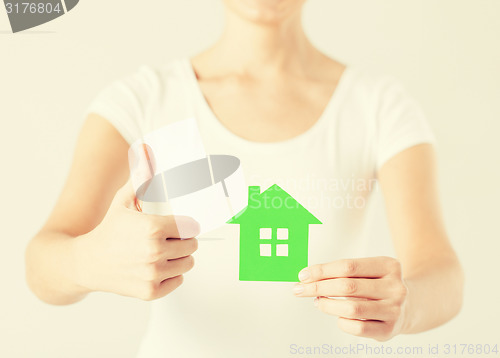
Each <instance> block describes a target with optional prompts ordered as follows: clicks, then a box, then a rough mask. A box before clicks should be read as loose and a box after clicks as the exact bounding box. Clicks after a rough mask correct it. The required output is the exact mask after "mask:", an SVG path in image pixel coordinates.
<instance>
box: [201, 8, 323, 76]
mask: <svg viewBox="0 0 500 358" xmlns="http://www.w3.org/2000/svg"><path fill="white" fill-rule="evenodd" d="M320 56H323V55H322V54H321V53H320V52H319V51H318V50H317V49H316V48H315V47H314V46H313V45H312V44H311V42H310V41H309V39H308V38H307V36H306V35H305V33H304V30H303V28H302V24H301V18H300V13H297V14H294V16H292V17H289V18H287V19H285V20H283V21H281V22H279V23H256V22H252V21H249V20H246V19H243V18H241V17H240V16H238V15H237V14H235V13H233V12H232V11H231V10H226V27H225V30H224V33H223V35H222V37H221V38H220V39H219V41H218V42H217V43H216V44H215V45H214V46H213V47H212V48H210V49H209V50H207V51H205V52H204V53H202V54H200V55H198V56H197V57H195V58H194V59H193V64H194V65H195V67H198V68H199V69H201V72H206V71H204V70H205V69H206V70H207V71H208V72H210V73H206V74H207V75H208V76H210V77H212V76H214V77H216V76H218V75H224V74H227V73H228V72H231V73H234V74H239V75H248V76H252V77H262V76H272V75H279V74H281V73H293V74H294V75H297V76H305V75H306V74H307V73H308V69H309V68H310V66H311V64H313V63H314V62H315V61H317V60H318V59H319V58H320ZM208 68H209V70H208Z"/></svg>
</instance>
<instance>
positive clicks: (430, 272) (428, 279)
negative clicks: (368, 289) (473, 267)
mask: <svg viewBox="0 0 500 358" xmlns="http://www.w3.org/2000/svg"><path fill="white" fill-rule="evenodd" d="M404 281H405V283H406V285H407V287H408V303H407V305H406V310H405V320H404V327H403V332H402V333H418V332H422V331H426V330H429V329H431V328H434V327H437V326H439V325H441V324H443V323H445V322H447V321H449V320H450V319H452V318H453V317H454V316H455V315H456V314H457V313H458V312H459V311H460V308H461V306H462V299H463V285H464V276H463V271H462V267H461V265H460V263H459V261H458V259H457V258H456V256H454V255H453V256H451V257H449V258H446V259H443V258H433V259H429V260H427V261H425V262H423V263H422V264H421V265H420V267H418V268H416V269H413V270H411V271H410V272H405V273H404Z"/></svg>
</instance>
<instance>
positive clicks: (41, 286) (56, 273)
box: [25, 232, 88, 305]
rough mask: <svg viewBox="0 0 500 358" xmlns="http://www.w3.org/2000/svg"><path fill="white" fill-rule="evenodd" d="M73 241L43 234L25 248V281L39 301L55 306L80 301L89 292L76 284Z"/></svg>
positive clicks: (57, 234)
mask: <svg viewBox="0 0 500 358" xmlns="http://www.w3.org/2000/svg"><path fill="white" fill-rule="evenodd" d="M75 241H76V238H75V237H72V236H69V235H66V234H63V233H59V232H42V233H40V234H38V235H37V236H35V237H34V238H33V239H32V241H31V242H30V243H29V245H28V247H27V249H26V260H25V262H26V280H27V282H28V286H29V287H30V289H31V290H32V291H33V293H35V295H36V296H38V298H40V299H41V300H42V301H45V302H47V303H50V304H54V305H68V304H72V303H75V302H78V301H80V300H81V299H83V298H84V297H85V295H86V294H87V293H88V292H87V291H86V290H85V289H84V288H83V287H80V286H79V285H78V284H77V273H76V271H77V270H76V260H75V258H76V250H75Z"/></svg>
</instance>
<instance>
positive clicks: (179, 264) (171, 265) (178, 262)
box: [162, 256, 194, 280]
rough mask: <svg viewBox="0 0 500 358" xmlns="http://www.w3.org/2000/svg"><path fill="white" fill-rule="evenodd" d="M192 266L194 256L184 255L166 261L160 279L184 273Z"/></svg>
mask: <svg viewBox="0 0 500 358" xmlns="http://www.w3.org/2000/svg"><path fill="white" fill-rule="evenodd" d="M193 267H194V257H193V256H186V257H182V258H180V259H175V260H168V261H166V265H165V270H164V272H163V277H162V280H166V279H168V278H171V277H175V276H179V275H182V274H185V273H186V272H188V271H189V270H191V269H192V268H193Z"/></svg>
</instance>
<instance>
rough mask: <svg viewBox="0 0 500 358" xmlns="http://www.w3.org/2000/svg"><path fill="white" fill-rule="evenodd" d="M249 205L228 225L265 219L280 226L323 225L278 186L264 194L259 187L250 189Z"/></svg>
mask: <svg viewBox="0 0 500 358" xmlns="http://www.w3.org/2000/svg"><path fill="white" fill-rule="evenodd" d="M248 203H249V204H248V205H247V206H246V207H245V208H244V209H243V210H241V211H240V212H239V213H237V214H236V215H234V216H233V217H232V218H231V219H229V220H228V221H227V223H228V224H241V223H243V222H245V223H247V222H262V219H263V218H264V217H265V218H268V219H272V220H273V221H276V222H277V223H278V224H282V223H283V222H284V221H286V222H290V223H296V224H321V221H319V220H318V219H317V218H316V217H315V216H314V215H313V214H311V213H310V212H309V211H308V210H307V209H306V208H304V207H303V206H302V205H301V204H300V203H299V202H298V201H297V200H295V199H294V198H293V197H292V196H291V195H290V194H288V193H287V192H286V191H284V190H283V189H282V188H280V187H279V186H278V185H277V184H274V185H272V186H270V187H269V188H267V190H265V191H264V192H262V193H260V187H258V186H253V187H252V186H251V187H249V192H248Z"/></svg>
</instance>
